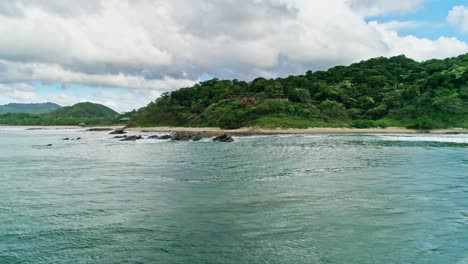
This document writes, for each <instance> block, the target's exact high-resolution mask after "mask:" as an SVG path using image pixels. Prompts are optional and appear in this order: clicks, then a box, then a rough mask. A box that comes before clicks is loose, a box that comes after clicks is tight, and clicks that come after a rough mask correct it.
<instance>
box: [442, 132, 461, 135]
mask: <svg viewBox="0 0 468 264" xmlns="http://www.w3.org/2000/svg"><path fill="white" fill-rule="evenodd" d="M445 134H446V135H461V134H462V133H460V132H447V133H445Z"/></svg>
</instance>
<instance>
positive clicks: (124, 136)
mask: <svg viewBox="0 0 468 264" xmlns="http://www.w3.org/2000/svg"><path fill="white" fill-rule="evenodd" d="M126 137H127V136H126V135H123V136H115V137H114V138H126Z"/></svg>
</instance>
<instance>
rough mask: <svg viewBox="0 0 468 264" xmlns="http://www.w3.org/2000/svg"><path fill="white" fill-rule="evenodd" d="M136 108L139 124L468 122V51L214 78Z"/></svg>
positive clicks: (419, 125)
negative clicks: (285, 73) (282, 74)
mask: <svg viewBox="0 0 468 264" xmlns="http://www.w3.org/2000/svg"><path fill="white" fill-rule="evenodd" d="M130 115H131V123H130V125H131V126H193V127H199V126H213V127H221V128H226V129H234V128H239V127H246V126H252V127H265V128H280V127H281V128H306V127H356V128H369V127H389V126H397V127H407V128H414V129H432V128H448V127H464V128H468V54H466V55H461V56H459V57H456V58H448V59H444V60H436V59H434V60H429V61H425V62H417V61H414V60H412V59H409V58H407V57H405V56H403V55H401V56H396V57H392V58H383V57H382V58H375V59H370V60H366V61H362V62H359V63H355V64H352V65H350V66H337V67H333V68H331V69H329V70H327V71H317V72H312V71H308V72H307V73H306V74H305V75H299V76H289V77H286V78H277V79H265V78H257V79H255V80H253V81H252V82H245V81H239V80H219V79H213V80H209V81H204V82H201V83H198V84H196V85H194V86H193V87H188V88H182V89H180V90H177V91H174V92H171V93H165V94H163V95H162V96H161V97H160V98H158V99H157V100H156V101H154V102H151V103H150V104H149V105H147V106H146V107H143V108H141V109H139V110H137V111H134V112H132V113H130Z"/></svg>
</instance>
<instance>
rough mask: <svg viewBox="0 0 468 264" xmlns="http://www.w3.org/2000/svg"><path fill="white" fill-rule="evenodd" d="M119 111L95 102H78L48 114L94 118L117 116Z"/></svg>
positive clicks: (59, 116)
mask: <svg viewBox="0 0 468 264" xmlns="http://www.w3.org/2000/svg"><path fill="white" fill-rule="evenodd" d="M117 115H119V113H117V112H115V111H114V110H112V109H110V108H109V107H107V106H105V105H101V104H95V103H90V102H86V103H78V104H75V105H73V106H66V107H63V108H60V109H57V110H55V111H53V112H50V113H48V114H47V116H51V117H56V118H92V117H115V116H117Z"/></svg>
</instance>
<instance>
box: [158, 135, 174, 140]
mask: <svg viewBox="0 0 468 264" xmlns="http://www.w3.org/2000/svg"><path fill="white" fill-rule="evenodd" d="M171 138H172V135H162V136H159V137H158V139H160V140H166V139H171Z"/></svg>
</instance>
